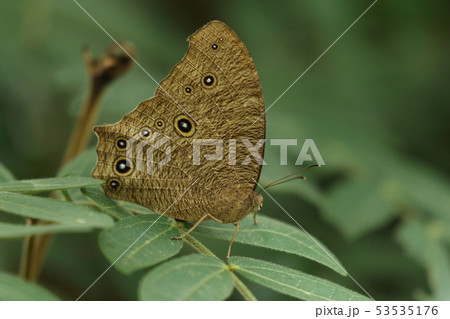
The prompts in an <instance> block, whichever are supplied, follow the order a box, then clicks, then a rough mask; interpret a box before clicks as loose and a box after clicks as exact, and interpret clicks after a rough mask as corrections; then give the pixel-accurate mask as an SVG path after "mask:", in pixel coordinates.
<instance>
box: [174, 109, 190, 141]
mask: <svg viewBox="0 0 450 319" xmlns="http://www.w3.org/2000/svg"><path fill="white" fill-rule="evenodd" d="M174 126H175V130H176V131H177V133H178V134H180V135H181V136H185V137H190V136H192V135H193V134H194V133H195V126H194V123H193V122H192V120H191V119H190V118H189V117H187V116H186V115H184V114H182V115H178V116H177V117H176V118H175V122H174Z"/></svg>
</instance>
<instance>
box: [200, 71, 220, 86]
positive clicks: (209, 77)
mask: <svg viewBox="0 0 450 319" xmlns="http://www.w3.org/2000/svg"><path fill="white" fill-rule="evenodd" d="M216 83H217V80H216V77H215V76H214V74H212V73H208V74H206V75H205V76H204V77H203V80H202V85H203V87H205V88H207V89H209V88H212V87H214V86H215V85H216Z"/></svg>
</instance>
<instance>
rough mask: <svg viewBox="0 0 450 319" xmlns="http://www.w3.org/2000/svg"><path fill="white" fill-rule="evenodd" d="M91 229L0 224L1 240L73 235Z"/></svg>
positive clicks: (75, 226)
mask: <svg viewBox="0 0 450 319" xmlns="http://www.w3.org/2000/svg"><path fill="white" fill-rule="evenodd" d="M90 230H91V228H89V227H86V226H83V225H60V224H51V225H36V226H29V225H20V224H8V223H1V222H0V238H21V237H26V236H31V235H37V234H45V233H72V232H87V231H90Z"/></svg>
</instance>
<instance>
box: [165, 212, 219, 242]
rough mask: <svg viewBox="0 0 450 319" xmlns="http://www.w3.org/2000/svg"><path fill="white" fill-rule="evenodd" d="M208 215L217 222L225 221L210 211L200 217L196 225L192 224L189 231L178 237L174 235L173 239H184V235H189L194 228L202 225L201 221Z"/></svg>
mask: <svg viewBox="0 0 450 319" xmlns="http://www.w3.org/2000/svg"><path fill="white" fill-rule="evenodd" d="M207 217H209V218H211V219H212V220H214V221H215V222H218V223H221V224H223V223H224V222H223V221H221V220H220V219H217V218H216V217H214V216H213V215H211V214H209V213H208V214H206V215H204V216H202V218H200V219H199V220H198V221H197V222H196V223H195V224H194V226H192V227H191V228H190V229H189V230H188V231H187V232H185V233H184V234H183V235H181V236H178V237H172V239H183V238H184V237H186V236H187V235H189V234H190V233H191V232H192V231H193V230H194V229H196V228H197V226H198V225H200V223H201V222H202V221H204V220H205V218H207Z"/></svg>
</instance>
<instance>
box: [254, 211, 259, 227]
mask: <svg viewBox="0 0 450 319" xmlns="http://www.w3.org/2000/svg"><path fill="white" fill-rule="evenodd" d="M257 213H258V211H255V212H254V213H253V222H254V223H255V225H258V221H257V220H256V214H257Z"/></svg>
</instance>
